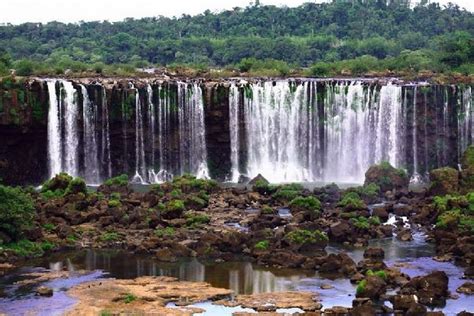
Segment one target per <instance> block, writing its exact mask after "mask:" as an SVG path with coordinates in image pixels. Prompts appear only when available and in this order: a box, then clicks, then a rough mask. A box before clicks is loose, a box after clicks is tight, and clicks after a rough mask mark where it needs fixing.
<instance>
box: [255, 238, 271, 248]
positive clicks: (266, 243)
mask: <svg viewBox="0 0 474 316" xmlns="http://www.w3.org/2000/svg"><path fill="white" fill-rule="evenodd" d="M269 246H270V242H269V241H268V240H262V241H259V242H258V243H256V244H255V249H257V250H267V249H268V247H269Z"/></svg>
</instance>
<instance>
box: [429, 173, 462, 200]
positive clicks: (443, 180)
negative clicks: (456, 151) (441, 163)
mask: <svg viewBox="0 0 474 316" xmlns="http://www.w3.org/2000/svg"><path fill="white" fill-rule="evenodd" d="M430 181H431V184H430V190H429V192H430V194H431V195H445V194H451V193H455V192H458V190H459V173H458V171H457V170H456V169H454V168H450V167H445V168H439V169H434V170H431V172H430Z"/></svg>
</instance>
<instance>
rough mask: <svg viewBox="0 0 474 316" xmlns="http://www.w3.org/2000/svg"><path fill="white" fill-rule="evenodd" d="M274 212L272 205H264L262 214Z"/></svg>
mask: <svg viewBox="0 0 474 316" xmlns="http://www.w3.org/2000/svg"><path fill="white" fill-rule="evenodd" d="M273 213H274V212H273V209H272V208H271V207H270V206H268V205H264V206H263V207H262V214H273Z"/></svg>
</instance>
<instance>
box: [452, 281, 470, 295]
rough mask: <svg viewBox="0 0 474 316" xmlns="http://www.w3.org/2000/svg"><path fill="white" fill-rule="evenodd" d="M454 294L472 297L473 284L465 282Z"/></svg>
mask: <svg viewBox="0 0 474 316" xmlns="http://www.w3.org/2000/svg"><path fill="white" fill-rule="evenodd" d="M456 292H458V293H463V294H467V295H473V294H474V283H472V282H466V283H464V284H463V285H461V286H460V287H459V288H458V289H457V290H456Z"/></svg>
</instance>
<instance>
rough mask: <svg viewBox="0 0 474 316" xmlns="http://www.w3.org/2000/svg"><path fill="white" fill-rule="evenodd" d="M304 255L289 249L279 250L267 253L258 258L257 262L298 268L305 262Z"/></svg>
mask: <svg viewBox="0 0 474 316" xmlns="http://www.w3.org/2000/svg"><path fill="white" fill-rule="evenodd" d="M305 260H306V257H305V256H303V255H300V254H297V253H294V252H292V251H289V250H280V251H275V252H273V253H267V254H265V255H263V256H262V257H259V258H258V262H260V263H265V264H270V265H275V266H280V267H287V268H298V267H301V265H302V264H303V263H304V262H305Z"/></svg>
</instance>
